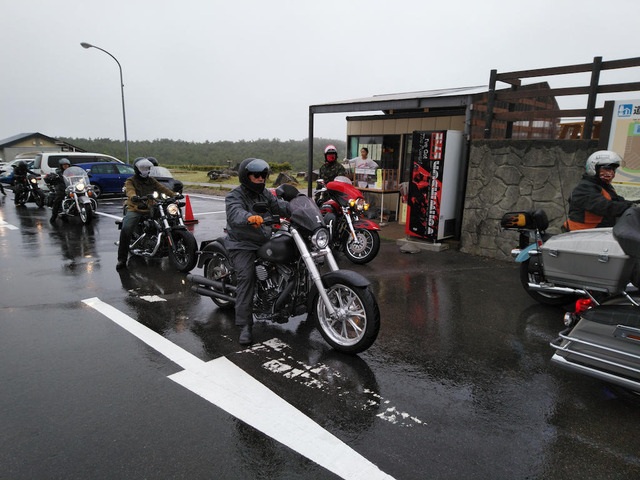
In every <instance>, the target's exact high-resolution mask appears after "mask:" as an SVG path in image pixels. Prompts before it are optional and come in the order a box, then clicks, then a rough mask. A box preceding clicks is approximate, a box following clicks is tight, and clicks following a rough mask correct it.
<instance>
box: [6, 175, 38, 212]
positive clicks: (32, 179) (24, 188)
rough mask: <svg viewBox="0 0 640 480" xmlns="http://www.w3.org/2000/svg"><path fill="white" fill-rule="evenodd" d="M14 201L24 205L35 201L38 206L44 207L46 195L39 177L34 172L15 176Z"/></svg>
mask: <svg viewBox="0 0 640 480" xmlns="http://www.w3.org/2000/svg"><path fill="white" fill-rule="evenodd" d="M13 191H14V195H15V199H14V203H15V204H16V205H24V204H25V203H27V202H35V204H36V205H37V206H38V207H44V202H45V196H44V193H43V192H42V190H40V187H39V186H38V177H37V176H36V175H34V174H32V173H27V174H26V175H15V174H14V176H13Z"/></svg>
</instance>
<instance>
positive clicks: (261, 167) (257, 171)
mask: <svg viewBox="0 0 640 480" xmlns="http://www.w3.org/2000/svg"><path fill="white" fill-rule="evenodd" d="M247 173H248V174H249V175H253V176H254V177H262V178H267V177H268V176H269V164H268V163H267V162H265V161H264V160H261V159H259V158H256V159H255V160H252V161H251V162H249V165H247Z"/></svg>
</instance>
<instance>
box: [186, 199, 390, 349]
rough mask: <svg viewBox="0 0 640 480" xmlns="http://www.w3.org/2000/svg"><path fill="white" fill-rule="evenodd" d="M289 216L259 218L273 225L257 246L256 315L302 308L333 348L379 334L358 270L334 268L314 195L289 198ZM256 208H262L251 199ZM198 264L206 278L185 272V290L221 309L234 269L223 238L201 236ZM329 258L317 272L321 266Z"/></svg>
mask: <svg viewBox="0 0 640 480" xmlns="http://www.w3.org/2000/svg"><path fill="white" fill-rule="evenodd" d="M289 205H290V208H291V218H289V219H281V218H279V217H271V216H264V223H263V225H278V226H279V228H276V229H273V234H272V237H271V239H270V240H269V241H268V242H267V243H265V244H264V245H263V246H261V247H260V248H259V249H258V251H257V259H256V262H255V269H256V286H255V292H254V301H253V308H254V316H255V318H257V319H260V320H271V321H274V322H276V323H285V322H287V321H289V319H290V318H291V317H294V316H297V315H302V314H304V313H307V314H308V319H310V320H315V321H316V322H317V323H316V327H317V328H318V329H319V330H320V333H321V334H322V336H323V338H324V339H325V340H326V342H327V343H328V344H329V345H331V346H332V347H333V348H334V349H336V350H338V351H341V352H345V353H351V354H355V353H360V352H362V351H364V350H366V349H367V348H369V347H370V346H371V345H372V344H373V342H374V341H375V340H376V337H377V336H378V331H379V329H380V310H379V308H378V303H377V301H376V299H375V297H374V295H373V293H372V292H371V290H370V289H369V285H370V282H369V281H368V280H367V279H366V278H364V277H363V276H362V275H360V274H358V273H356V272H353V271H350V270H340V269H339V267H338V265H337V263H336V260H335V258H334V256H333V254H332V252H331V249H330V247H329V237H330V235H329V231H328V228H327V226H326V223H325V221H324V219H323V217H322V214H321V212H320V209H319V208H318V206H317V205H316V203H315V202H314V200H313V199H311V198H309V197H306V196H304V195H300V196H297V197H294V198H292V199H291V201H290V202H289ZM254 210H255V212H256V213H257V214H263V213H266V205H265V204H256V205H255V206H254ZM199 254H200V259H199V262H198V266H199V267H201V268H203V270H204V276H198V275H188V276H187V280H188V281H190V282H191V283H192V285H191V289H192V290H193V291H195V292H197V293H199V294H200V295H204V296H208V297H211V299H212V300H213V302H214V303H215V304H216V305H217V306H218V307H219V308H221V309H230V308H233V307H234V305H235V296H236V295H235V291H236V273H235V271H234V267H233V264H232V262H231V260H230V257H229V253H228V251H227V248H226V246H225V237H220V238H217V239H215V240H211V241H206V242H203V243H202V245H201V248H200V251H199ZM321 264H328V269H329V271H328V272H325V273H322V274H321V273H320V269H319V267H318V266H319V265H321Z"/></svg>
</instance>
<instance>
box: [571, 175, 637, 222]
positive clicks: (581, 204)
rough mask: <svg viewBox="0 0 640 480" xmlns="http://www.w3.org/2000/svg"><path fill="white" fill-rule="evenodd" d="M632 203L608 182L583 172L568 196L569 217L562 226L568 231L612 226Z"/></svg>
mask: <svg viewBox="0 0 640 480" xmlns="http://www.w3.org/2000/svg"><path fill="white" fill-rule="evenodd" d="M632 205H633V204H632V203H631V202H629V201H627V200H625V199H624V197H621V196H620V195H618V194H617V193H616V191H615V189H614V188H613V187H612V186H611V185H610V184H608V183H605V182H603V181H602V180H600V179H599V178H597V177H593V176H590V175H586V174H585V175H583V176H582V180H580V182H579V183H578V185H577V186H576V188H575V189H574V190H573V192H572V193H571V197H569V219H568V220H567V221H566V222H565V223H564V225H563V227H564V229H566V230H569V231H573V230H584V229H587V228H598V227H613V226H614V225H615V223H616V219H617V218H618V217H619V216H620V215H622V213H623V212H624V211H625V210H626V209H627V208H629V207H630V206H632Z"/></svg>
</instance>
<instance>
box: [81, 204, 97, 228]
mask: <svg viewBox="0 0 640 480" xmlns="http://www.w3.org/2000/svg"><path fill="white" fill-rule="evenodd" d="M78 213H79V214H80V220H81V221H82V223H84V224H85V225H86V224H87V223H89V222H90V221H91V220H92V219H93V210H91V208H87V207H86V206H85V205H80V211H79V212H78Z"/></svg>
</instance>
